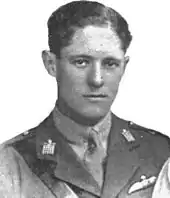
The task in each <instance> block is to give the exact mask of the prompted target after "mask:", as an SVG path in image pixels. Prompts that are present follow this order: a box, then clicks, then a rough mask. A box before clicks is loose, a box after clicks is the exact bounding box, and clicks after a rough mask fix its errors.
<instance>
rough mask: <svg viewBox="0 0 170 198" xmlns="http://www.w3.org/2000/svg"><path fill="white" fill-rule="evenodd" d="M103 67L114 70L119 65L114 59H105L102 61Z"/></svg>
mask: <svg viewBox="0 0 170 198" xmlns="http://www.w3.org/2000/svg"><path fill="white" fill-rule="evenodd" d="M103 65H104V66H106V67H109V68H115V67H118V66H119V63H118V62H116V61H115V60H114V59H106V60H104V61H103Z"/></svg>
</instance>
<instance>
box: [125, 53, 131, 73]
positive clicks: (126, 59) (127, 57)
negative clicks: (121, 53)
mask: <svg viewBox="0 0 170 198" xmlns="http://www.w3.org/2000/svg"><path fill="white" fill-rule="evenodd" d="M129 60H130V57H129V56H126V57H125V58H124V70H125V69H126V66H127V64H128V62H129Z"/></svg>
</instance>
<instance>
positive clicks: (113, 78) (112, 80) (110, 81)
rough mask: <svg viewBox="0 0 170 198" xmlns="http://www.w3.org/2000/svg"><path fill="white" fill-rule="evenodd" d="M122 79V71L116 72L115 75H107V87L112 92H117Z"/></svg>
mask: <svg viewBox="0 0 170 198" xmlns="http://www.w3.org/2000/svg"><path fill="white" fill-rule="evenodd" d="M121 77H122V74H121V73H120V71H115V72H114V73H112V74H109V75H107V76H106V82H107V85H106V86H107V87H109V89H110V90H111V91H115V90H117V89H118V87H119V83H120V81H121Z"/></svg>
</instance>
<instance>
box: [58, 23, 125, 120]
mask: <svg viewBox="0 0 170 198" xmlns="http://www.w3.org/2000/svg"><path fill="white" fill-rule="evenodd" d="M57 67H58V68H57V73H58V79H57V81H58V98H59V99H61V100H64V102H65V103H66V104H67V105H68V106H69V107H71V108H72V109H73V110H74V112H76V113H78V114H79V115H81V116H84V117H87V118H89V119H90V118H91V119H95V118H101V117H104V116H105V115H106V114H107V113H108V111H109V110H110V107H111V105H112V103H113V101H114V99H115V97H116V94H117V91H118V87H119V82H120V80H121V77H122V75H123V73H124V67H125V58H124V52H123V50H122V49H121V41H120V39H119V38H118V36H117V35H116V34H115V33H114V32H113V31H112V30H111V29H110V28H109V27H96V26H87V27H85V28H84V29H79V30H77V31H76V32H75V34H74V36H73V38H72V42H71V44H70V45H69V46H67V47H64V48H63V49H62V50H61V59H60V60H59V61H58V65H57Z"/></svg>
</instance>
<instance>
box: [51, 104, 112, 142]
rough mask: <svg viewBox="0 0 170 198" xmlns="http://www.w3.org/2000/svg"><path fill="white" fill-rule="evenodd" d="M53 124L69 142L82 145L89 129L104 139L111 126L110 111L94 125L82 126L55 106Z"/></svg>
mask: <svg viewBox="0 0 170 198" xmlns="http://www.w3.org/2000/svg"><path fill="white" fill-rule="evenodd" d="M53 117H54V124H55V126H56V128H57V129H58V130H59V131H60V133H62V134H63V136H64V137H65V138H66V139H67V140H68V142H69V143H71V144H77V145H82V144H84V141H86V140H87V138H88V136H89V133H90V131H91V130H94V131H96V133H97V134H98V135H99V136H101V139H102V140H103V141H105V140H106V139H107V137H108V134H109V132H110V127H111V112H110V111H109V112H108V114H107V115H106V116H105V117H104V119H102V120H101V121H100V122H99V123H98V124H96V125H95V126H92V127H89V126H82V125H80V124H78V123H76V122H74V121H73V120H71V119H70V118H69V117H67V116H65V115H63V114H62V113H61V112H60V111H59V110H58V108H57V107H56V108H55V109H54V111H53Z"/></svg>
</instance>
